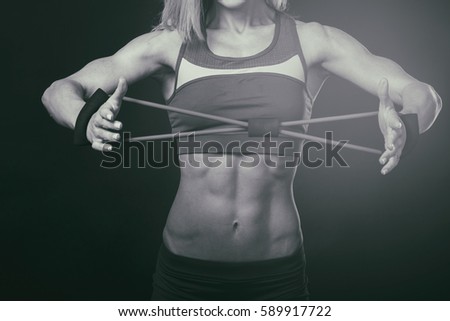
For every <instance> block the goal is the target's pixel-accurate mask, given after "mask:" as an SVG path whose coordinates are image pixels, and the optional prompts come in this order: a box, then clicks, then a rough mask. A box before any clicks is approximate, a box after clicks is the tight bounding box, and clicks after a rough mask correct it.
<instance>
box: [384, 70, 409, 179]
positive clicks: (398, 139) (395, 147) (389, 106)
mask: <svg viewBox="0 0 450 321" xmlns="http://www.w3.org/2000/svg"><path fill="white" fill-rule="evenodd" d="M378 97H379V98H380V109H379V113H378V123H379V125H380V130H381V133H382V134H383V136H384V148H385V149H386V150H385V152H384V153H383V155H381V157H380V164H381V165H384V166H383V168H382V170H381V174H383V175H386V174H388V173H389V172H390V171H392V170H393V169H394V168H395V167H396V166H397V165H398V162H399V161H400V156H401V155H402V151H403V147H404V146H405V142H406V130H405V126H404V124H403V122H402V120H401V119H400V117H399V115H398V113H397V112H396V110H395V108H394V102H393V101H392V100H391V99H390V98H389V83H388V80H387V79H382V80H381V81H380V84H379V86H378Z"/></svg>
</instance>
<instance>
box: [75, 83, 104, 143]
mask: <svg viewBox="0 0 450 321" xmlns="http://www.w3.org/2000/svg"><path fill="white" fill-rule="evenodd" d="M108 99H109V95H108V94H107V93H105V92H104V91H103V90H101V89H97V91H96V92H95V93H94V94H93V95H92V96H91V98H89V99H88V100H87V101H86V104H85V105H84V106H83V108H82V109H81V111H80V113H79V114H78V117H77V121H76V123H75V129H74V134H73V143H74V144H75V145H80V146H85V145H90V144H91V143H90V142H89V141H88V139H87V137H86V130H87V127H88V124H89V121H90V120H91V117H92V115H94V114H95V113H96V112H97V111H98V109H99V108H100V107H101V106H102V105H103V104H104V103H106V101H107V100H108Z"/></svg>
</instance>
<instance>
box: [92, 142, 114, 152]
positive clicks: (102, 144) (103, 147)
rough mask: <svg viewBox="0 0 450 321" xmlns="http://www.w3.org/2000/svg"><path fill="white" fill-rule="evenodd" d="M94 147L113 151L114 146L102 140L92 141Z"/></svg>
mask: <svg viewBox="0 0 450 321" xmlns="http://www.w3.org/2000/svg"><path fill="white" fill-rule="evenodd" d="M92 148H93V149H95V150H98V151H99V152H110V151H112V146H111V145H110V144H105V143H102V142H100V141H95V142H93V143H92Z"/></svg>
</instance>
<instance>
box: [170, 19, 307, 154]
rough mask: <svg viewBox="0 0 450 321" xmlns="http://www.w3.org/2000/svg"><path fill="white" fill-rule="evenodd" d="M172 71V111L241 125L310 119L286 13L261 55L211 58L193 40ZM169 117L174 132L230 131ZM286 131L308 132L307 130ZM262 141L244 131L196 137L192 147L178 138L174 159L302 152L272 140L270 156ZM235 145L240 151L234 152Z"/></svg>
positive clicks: (301, 61)
mask: <svg viewBox="0 0 450 321" xmlns="http://www.w3.org/2000/svg"><path fill="white" fill-rule="evenodd" d="M175 72H176V84H175V90H174V93H173V94H172V96H171V97H170V98H169V99H168V101H167V104H169V105H171V106H175V107H179V108H184V109H189V110H193V111H198V112H203V113H209V114H213V115H218V116H223V117H227V118H232V119H236V120H241V121H249V120H252V119H277V120H278V121H280V122H283V121H293V120H303V119H309V118H310V116H311V110H312V104H313V99H312V98H311V95H310V93H309V91H308V89H307V86H306V83H307V68H306V62H305V58H304V55H303V52H302V49H301V44H300V40H299V37H298V34H297V27H296V23H295V20H294V19H293V18H291V17H289V16H288V15H286V14H284V13H277V15H276V18H275V34H274V37H273V39H272V42H271V44H270V45H269V47H267V48H266V49H265V50H263V51H261V52H260V53H258V54H255V55H252V56H249V57H242V58H241V57H239V58H232V57H223V56H218V55H216V54H214V53H213V52H212V51H211V50H210V49H209V47H208V45H207V42H206V41H205V40H199V39H197V40H192V41H190V42H186V43H183V45H182V46H181V49H180V53H179V56H178V61H177V65H176V70H175ZM168 114H169V121H170V124H171V127H172V133H178V132H186V131H198V130H207V129H216V128H228V127H233V126H232V125H229V124H224V123H221V122H219V121H213V120H205V119H202V118H198V117H193V116H188V115H184V114H180V113H175V112H168ZM290 129H294V130H295V131H298V132H300V133H306V131H307V126H306V125H302V126H297V127H290ZM264 138H265V137H263V136H262V135H261V136H260V137H249V134H248V132H247V131H246V129H243V130H242V131H240V132H233V133H223V134H214V135H202V136H195V138H194V140H195V142H196V144H181V138H180V139H179V141H178V145H177V146H178V147H177V151H178V154H187V153H212V154H215V153H219V154H220V153H236V152H239V153H244V154H246V153H258V154H267V153H269V154H279V155H284V154H293V153H299V152H300V149H301V144H302V140H301V139H296V138H287V137H279V136H276V137H270V139H271V141H273V142H275V144H276V146H274V148H273V149H270V152H268V150H267V148H262V145H261V143H262V142H263V140H264ZM190 139H192V137H190ZM249 141H250V142H259V143H260V144H259V146H256V145H257V144H252V148H251V149H246V150H243V148H242V145H243V144H244V143H246V142H249ZM198 143H199V144H198ZM230 143H232V144H230ZM286 143H288V145H289V146H290V147H288V149H286V148H284V149H283V150H281V152H280V149H279V148H277V147H279V145H280V144H286ZM181 145H183V146H182V147H183V148H181ZM194 145H195V146H194ZM236 145H239V146H240V147H237V148H236ZM244 145H245V144H244ZM230 146H232V147H233V148H229V147H230ZM246 146H247V147H248V144H247V145H246ZM285 147H286V145H285Z"/></svg>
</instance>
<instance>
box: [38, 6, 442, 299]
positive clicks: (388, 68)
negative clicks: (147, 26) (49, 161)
mask: <svg viewBox="0 0 450 321" xmlns="http://www.w3.org/2000/svg"><path fill="white" fill-rule="evenodd" d="M286 2H287V0H213V1H201V0H190V1H178V0H166V1H165V7H164V11H163V14H162V21H161V24H160V26H159V27H158V28H156V29H155V30H154V31H153V32H151V33H149V34H145V35H143V36H140V37H138V38H136V39H134V40H133V41H131V42H130V43H129V44H127V45H126V46H125V47H124V48H122V49H121V50H119V51H118V52H117V53H116V54H114V55H113V56H111V57H107V58H102V59H98V60H96V61H93V62H91V63H90V64H88V65H87V66H86V67H84V68H83V69H82V70H80V71H78V72H77V73H75V74H73V75H71V76H69V77H67V78H65V79H62V80H58V81H56V82H54V83H53V84H52V85H51V86H50V87H49V89H47V91H46V92H45V94H44V96H43V103H44V105H45V106H46V108H47V109H48V111H49V113H50V115H51V116H52V117H53V118H54V119H55V121H56V122H58V123H59V124H61V125H64V126H66V127H69V128H72V129H74V128H75V127H76V123H77V117H78V115H79V113H80V111H81V110H82V109H83V106H84V105H85V99H86V98H88V97H90V96H91V95H92V94H93V93H94V92H95V91H96V89H97V88H102V89H104V90H105V91H106V92H108V93H113V94H112V96H111V97H110V98H109V99H108V101H107V102H106V103H104V104H103V105H102V106H101V107H100V108H99V109H98V111H97V112H95V113H94V114H93V116H92V117H91V118H90V119H89V121H88V123H87V129H86V138H87V139H88V140H89V142H90V143H91V144H92V147H93V148H94V149H96V150H99V151H102V150H111V148H112V147H111V145H110V144H109V143H108V142H111V141H119V140H120V134H118V133H117V131H119V130H120V129H121V128H122V124H121V122H119V121H117V120H116V115H117V113H118V111H119V109H120V106H121V103H122V99H123V97H124V95H125V93H126V91H127V84H133V83H135V82H136V81H138V80H140V79H143V78H145V77H148V76H153V77H156V78H157V79H159V81H160V82H161V84H162V88H163V94H164V96H165V98H166V100H167V102H168V104H170V105H173V106H179V107H183V108H186V109H195V110H197V111H202V112H206V113H210V114H217V115H221V116H225V117H229V118H234V119H242V120H249V119H254V118H258V117H263V118H266V117H273V118H277V119H278V120H280V121H286V120H298V119H309V118H310V115H311V109H312V105H313V102H314V100H315V98H316V97H317V95H318V93H319V91H320V89H321V87H322V85H323V83H324V82H325V80H326V79H327V78H328V77H329V75H331V74H334V75H337V76H340V77H342V78H344V79H347V80H349V81H351V82H353V83H355V84H356V85H358V86H359V87H361V88H363V89H364V90H366V91H368V92H370V93H372V94H374V95H377V94H378V96H379V98H380V112H379V123H380V129H381V131H382V134H383V135H384V138H385V148H386V150H385V152H384V153H383V155H382V156H381V157H380V163H381V164H382V165H383V167H382V170H381V171H382V174H387V173H389V172H390V171H391V170H392V169H393V168H395V167H396V166H397V164H398V162H399V159H400V156H401V154H402V150H403V147H404V145H405V141H406V138H407V137H406V129H405V124H404V123H403V122H402V120H401V117H400V116H401V115H400V114H399V113H397V111H396V110H395V108H394V104H398V105H401V106H402V110H401V113H404V114H417V119H418V126H419V130H420V132H421V133H423V132H424V131H426V130H427V129H429V128H430V127H431V125H432V124H433V122H434V121H435V119H436V117H437V115H438V113H439V111H440V109H441V101H440V98H439V96H438V95H437V93H436V92H435V91H434V90H433V88H432V87H431V86H429V85H427V84H424V83H422V82H420V81H418V80H416V79H414V78H413V77H412V76H410V75H408V74H407V73H406V72H405V71H403V70H402V69H401V68H400V67H399V66H398V65H397V64H395V63H394V62H392V61H390V60H388V59H385V58H381V57H377V56H374V55H372V54H371V53H369V52H368V51H367V50H366V49H365V48H364V47H363V46H362V45H361V44H360V43H359V42H357V41H356V40H355V39H353V38H352V37H350V36H349V35H347V34H346V33H344V32H342V31H340V30H338V29H335V28H331V27H327V26H323V25H320V24H318V23H303V22H300V21H295V20H293V19H292V18H290V17H289V16H287V15H286V14H285V13H284V11H285V9H286ZM117 82H118V84H117ZM169 117H170V121H171V124H172V128H173V131H174V132H178V131H188V130H201V129H205V128H207V129H209V128H219V127H220V128H222V127H224V128H226V127H227V126H226V125H223V124H220V123H217V122H211V121H205V120H201V119H197V118H193V117H186V116H183V115H180V114H176V113H169ZM298 130H300V131H303V132H305V131H306V127H300V128H298ZM218 137H219V136H217V135H216V136H213V137H206V138H205V137H203V138H201V139H200V140H201V143H204V142H205V141H208V140H211V139H218ZM220 140H222V141H225V142H229V141H231V140H234V141H238V142H243V138H242V135H238V134H232V135H221V136H220ZM274 140H275V143H276V144H277V143H280V140H277V139H276V137H274ZM291 142H292V143H293V146H294V149H293V150H294V151H295V150H298V148H299V146H300V144H301V142H299V141H291ZM196 153H198V151H192V150H188V151H181V150H179V151H178V157H179V160H180V163H184V164H186V165H185V166H183V167H182V168H181V180H180V186H179V189H178V193H177V195H176V198H175V201H174V203H173V205H172V208H171V210H170V213H169V217H168V220H167V223H166V226H165V229H164V232H163V244H162V246H161V250H160V253H159V257H158V264H157V268H156V273H155V275H154V291H153V299H155V300H210V299H212V300H249V299H251V300H301V299H308V290H307V277H306V275H305V257H304V250H303V238H302V232H301V228H300V221H299V216H298V212H297V208H296V205H295V202H294V198H293V193H292V186H293V184H292V183H293V179H294V176H295V173H296V168H295V167H292V166H286V159H287V158H289V156H292V155H291V154H292V153H291V154H290V155H285V154H283V153H277V152H275V153H272V154H271V155H270V157H271V159H272V160H275V161H274V162H272V163H271V164H272V166H268V164H267V162H265V161H264V160H265V159H266V157H267V155H265V154H264V153H262V152H260V151H258V152H257V154H256V155H257V156H255V155H253V157H256V158H257V160H258V162H257V163H256V165H254V166H251V167H246V166H238V165H237V164H239V161H240V160H242V159H243V158H244V157H245V155H243V154H242V153H235V152H229V151H227V150H225V151H222V152H220V151H219V152H217V151H216V153H213V154H208V155H207V156H208V157H209V160H210V161H211V160H213V161H220V163H219V164H221V165H219V166H206V165H205V164H204V163H200V164H199V165H195V166H194V165H193V162H190V160H191V159H192V157H194V155H195V154H196ZM200 153H201V152H200ZM211 153H212V152H211ZM203 154H204V155H205V153H203ZM230 163H232V164H233V166H225V165H224V164H230ZM273 163H275V165H274V166H273Z"/></svg>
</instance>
